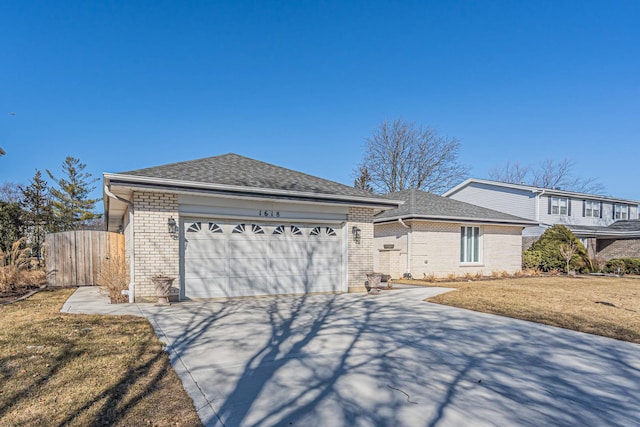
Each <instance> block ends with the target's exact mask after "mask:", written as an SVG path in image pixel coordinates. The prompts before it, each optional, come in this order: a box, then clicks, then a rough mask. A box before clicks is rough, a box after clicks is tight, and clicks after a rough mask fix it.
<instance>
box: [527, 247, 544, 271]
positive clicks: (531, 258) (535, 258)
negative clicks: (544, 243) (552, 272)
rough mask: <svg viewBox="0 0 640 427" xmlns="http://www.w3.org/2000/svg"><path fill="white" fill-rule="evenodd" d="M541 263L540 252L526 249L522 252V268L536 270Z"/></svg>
mask: <svg viewBox="0 0 640 427" xmlns="http://www.w3.org/2000/svg"><path fill="white" fill-rule="evenodd" d="M540 264H542V252H540V251H533V250H530V249H529V250H526V251H524V252H523V253H522V269H523V270H537V269H539V268H540Z"/></svg>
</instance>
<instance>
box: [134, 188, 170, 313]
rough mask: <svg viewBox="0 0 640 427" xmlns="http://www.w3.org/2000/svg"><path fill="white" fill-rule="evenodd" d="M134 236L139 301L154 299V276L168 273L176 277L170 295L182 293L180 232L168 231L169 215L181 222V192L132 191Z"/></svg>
mask: <svg viewBox="0 0 640 427" xmlns="http://www.w3.org/2000/svg"><path fill="white" fill-rule="evenodd" d="M133 204H134V215H135V217H134V220H133V235H134V240H135V255H134V263H135V265H134V276H135V300H136V302H144V301H155V300H156V299H157V298H156V296H155V295H156V294H155V288H154V286H153V283H152V282H151V277H152V276H155V275H157V274H165V275H167V276H171V277H175V278H176V280H175V281H174V283H173V286H172V288H171V299H172V300H177V298H178V295H179V293H180V291H179V286H180V278H179V273H180V267H179V265H180V258H179V253H180V243H179V239H178V236H172V235H170V234H169V232H168V227H167V221H168V219H169V218H170V217H173V218H174V219H175V220H176V223H178V224H179V223H180V218H179V215H178V196H177V195H175V194H167V193H153V192H136V193H134V194H133Z"/></svg>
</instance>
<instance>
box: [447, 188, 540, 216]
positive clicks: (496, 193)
mask: <svg viewBox="0 0 640 427" xmlns="http://www.w3.org/2000/svg"><path fill="white" fill-rule="evenodd" d="M449 198H451V199H454V200H459V201H461V202H466V203H471V204H473V205H477V206H482V207H485V208H488V209H493V210H496V211H499V212H505V213H508V214H511V215H515V216H519V217H521V218H526V219H532V220H535V219H536V203H535V200H536V197H535V194H533V193H532V192H531V191H527V190H518V189H515V188H505V187H498V186H495V185H488V184H483V183H477V182H473V183H471V184H469V185H467V186H466V187H464V188H461V189H460V190H459V191H457V192H456V193H454V194H452V195H450V196H449Z"/></svg>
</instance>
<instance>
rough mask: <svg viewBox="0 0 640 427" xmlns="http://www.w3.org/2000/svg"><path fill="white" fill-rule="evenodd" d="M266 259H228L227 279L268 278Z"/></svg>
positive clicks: (267, 261) (267, 260)
mask: <svg viewBox="0 0 640 427" xmlns="http://www.w3.org/2000/svg"><path fill="white" fill-rule="evenodd" d="M268 272H269V259H268V258H229V277H230V278H234V277H260V276H268Z"/></svg>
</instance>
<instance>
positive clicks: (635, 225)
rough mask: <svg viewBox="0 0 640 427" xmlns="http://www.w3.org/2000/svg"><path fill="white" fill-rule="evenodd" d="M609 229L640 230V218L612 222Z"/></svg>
mask: <svg viewBox="0 0 640 427" xmlns="http://www.w3.org/2000/svg"><path fill="white" fill-rule="evenodd" d="M608 228H609V230H618V231H640V219H627V220H620V221H616V222H614V223H613V224H611V225H610V226H609V227H608Z"/></svg>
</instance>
